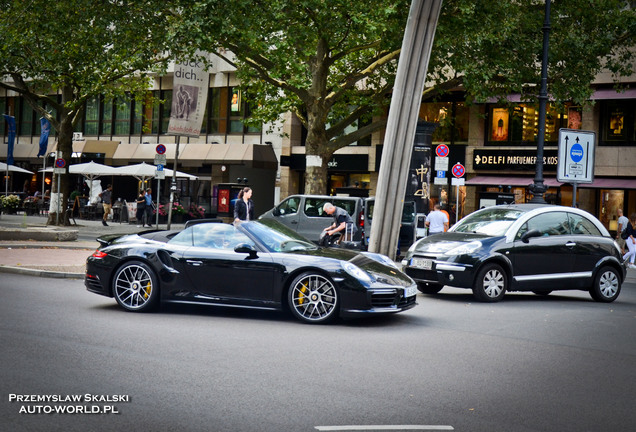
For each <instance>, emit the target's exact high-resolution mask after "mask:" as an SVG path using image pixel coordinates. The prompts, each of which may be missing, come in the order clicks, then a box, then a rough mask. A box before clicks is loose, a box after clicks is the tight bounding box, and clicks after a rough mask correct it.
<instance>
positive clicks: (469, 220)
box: [451, 207, 524, 236]
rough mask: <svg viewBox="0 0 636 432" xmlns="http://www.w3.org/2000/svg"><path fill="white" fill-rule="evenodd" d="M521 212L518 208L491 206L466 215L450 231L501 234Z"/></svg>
mask: <svg viewBox="0 0 636 432" xmlns="http://www.w3.org/2000/svg"><path fill="white" fill-rule="evenodd" d="M523 213H524V212H523V211H520V210H513V209H508V208H496V207H493V208H490V209H485V210H483V211H479V212H475V213H473V214H470V215H468V216H466V217H465V218H464V219H462V220H461V221H459V223H457V225H455V226H454V227H453V228H452V229H451V231H453V232H463V233H465V232H467V233H479V234H486V235H490V236H502V235H504V234H505V233H506V230H507V229H508V227H509V226H510V225H512V223H513V222H514V221H516V220H517V219H519V217H520V216H521V215H522V214H523Z"/></svg>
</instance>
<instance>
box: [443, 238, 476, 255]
mask: <svg viewBox="0 0 636 432" xmlns="http://www.w3.org/2000/svg"><path fill="white" fill-rule="evenodd" d="M481 246H482V245H481V242H480V241H473V242H470V243H466V244H462V245H460V246H457V247H455V248H453V249H451V250H449V251H447V252H444V255H450V256H453V255H469V254H471V253H473V252H475V251H476V250H477V249H479V248H480V247H481Z"/></svg>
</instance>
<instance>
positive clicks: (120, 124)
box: [114, 98, 132, 135]
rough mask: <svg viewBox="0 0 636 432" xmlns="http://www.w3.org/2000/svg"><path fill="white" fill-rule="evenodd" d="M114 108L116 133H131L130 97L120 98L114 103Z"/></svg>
mask: <svg viewBox="0 0 636 432" xmlns="http://www.w3.org/2000/svg"><path fill="white" fill-rule="evenodd" d="M114 108H115V135H129V134H130V118H131V110H132V101H131V100H130V99H128V98H126V99H124V98H118V99H117V100H116V102H115V104H114Z"/></svg>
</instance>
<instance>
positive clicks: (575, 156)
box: [570, 143, 585, 163]
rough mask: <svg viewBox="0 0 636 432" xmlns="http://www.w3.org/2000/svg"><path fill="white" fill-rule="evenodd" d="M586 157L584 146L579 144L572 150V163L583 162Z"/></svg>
mask: <svg viewBox="0 0 636 432" xmlns="http://www.w3.org/2000/svg"><path fill="white" fill-rule="evenodd" d="M584 155H585V151H583V146H581V144H579V143H576V144H574V145H573V146H572V148H571V149H570V158H571V159H572V162H576V163H579V162H581V161H582V160H583V156H584Z"/></svg>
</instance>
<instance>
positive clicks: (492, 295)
mask: <svg viewBox="0 0 636 432" xmlns="http://www.w3.org/2000/svg"><path fill="white" fill-rule="evenodd" d="M507 288H508V277H507V276H506V273H505V272H504V270H503V269H502V268H501V266H499V265H497V264H486V265H485V266H484V267H482V269H481V270H480V271H479V273H478V274H477V278H476V279H475V283H474V285H473V295H474V296H475V298H477V300H479V301H483V302H497V301H499V300H501V299H502V298H503V296H504V294H505V293H506V289H507Z"/></svg>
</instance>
